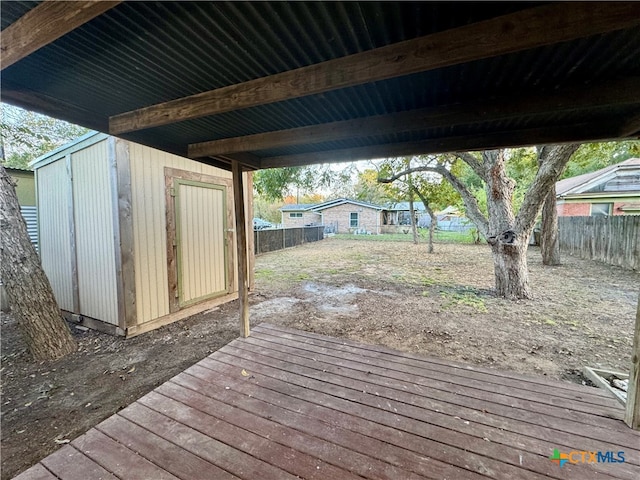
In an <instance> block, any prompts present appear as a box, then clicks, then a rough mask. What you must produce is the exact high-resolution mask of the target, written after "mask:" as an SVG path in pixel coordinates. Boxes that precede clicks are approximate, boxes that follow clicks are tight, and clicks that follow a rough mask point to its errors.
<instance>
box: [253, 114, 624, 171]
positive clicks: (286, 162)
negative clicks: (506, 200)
mask: <svg viewBox="0 0 640 480" xmlns="http://www.w3.org/2000/svg"><path fill="white" fill-rule="evenodd" d="M621 124H622V121H620V122H610V124H607V125H605V126H603V125H598V126H597V127H596V126H594V124H593V123H588V122H579V123H572V124H566V125H553V126H543V127H529V128H522V129H517V130H516V129H511V130H503V131H499V132H492V133H484V134H470V135H456V136H451V137H441V138H435V139H431V138H429V139H425V140H418V141H410V142H401V143H379V144H375V145H367V146H364V147H353V148H343V149H338V150H313V151H308V152H305V153H299V154H290V155H279V156H273V157H262V159H261V160H260V166H261V168H279V167H296V166H303V165H314V164H317V163H336V162H355V161H358V160H369V159H371V158H383V157H401V156H407V155H426V154H430V153H446V152H462V151H475V150H489V149H493V148H508V147H522V146H530V145H539V144H546V143H568V142H572V143H573V142H593V141H596V140H599V141H606V140H615V139H619V138H620V128H621Z"/></svg>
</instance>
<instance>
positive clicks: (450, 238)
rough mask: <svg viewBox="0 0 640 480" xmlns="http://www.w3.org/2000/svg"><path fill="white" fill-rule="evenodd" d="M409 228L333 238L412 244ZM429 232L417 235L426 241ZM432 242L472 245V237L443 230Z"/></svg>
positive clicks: (346, 234)
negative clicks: (378, 233) (401, 230)
mask: <svg viewBox="0 0 640 480" xmlns="http://www.w3.org/2000/svg"><path fill="white" fill-rule="evenodd" d="M409 228H410V227H407V233H406V234H404V233H382V234H380V235H353V234H349V233H340V234H337V235H335V236H334V237H335V238H338V239H340V238H341V239H344V240H359V241H363V242H413V237H412V236H411V235H409V233H410V231H409ZM428 234H429V230H428V229H426V228H419V229H418V235H419V237H420V238H422V239H423V240H426V238H427V235H428ZM433 239H434V241H436V242H440V243H467V244H470V243H474V242H473V236H472V234H471V233H470V232H449V231H445V230H436V232H435V236H434V238H433Z"/></svg>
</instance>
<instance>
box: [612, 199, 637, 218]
mask: <svg viewBox="0 0 640 480" xmlns="http://www.w3.org/2000/svg"><path fill="white" fill-rule="evenodd" d="M629 204H635V205H636V206H637V203H636V202H614V203H613V212H612V215H637V214H638V213H637V212H638V209H637V208H636V209H635V210H631V211H629V210H627V211H626V212H625V211H624V210H622V207H623V206H625V205H626V206H629Z"/></svg>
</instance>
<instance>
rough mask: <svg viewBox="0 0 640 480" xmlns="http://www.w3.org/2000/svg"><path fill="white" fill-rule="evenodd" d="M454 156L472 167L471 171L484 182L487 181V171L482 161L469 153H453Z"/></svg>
mask: <svg viewBox="0 0 640 480" xmlns="http://www.w3.org/2000/svg"><path fill="white" fill-rule="evenodd" d="M453 154H454V155H455V156H456V157H458V158H459V159H460V160H462V161H463V162H464V163H466V164H467V165H469V166H470V167H471V170H473V171H474V172H475V173H476V174H477V175H478V176H479V177H480V178H481V179H482V180H485V181H486V177H487V169H486V167H485V165H484V164H483V163H482V161H480V160H478V159H477V158H476V157H475V156H474V155H472V154H471V153H469V152H453Z"/></svg>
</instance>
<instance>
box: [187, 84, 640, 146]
mask: <svg viewBox="0 0 640 480" xmlns="http://www.w3.org/2000/svg"><path fill="white" fill-rule="evenodd" d="M639 90H640V79H639V78H635V77H632V78H627V79H623V80H613V81H610V82H607V83H606V84H604V85H589V86H588V87H584V86H579V87H574V88H571V89H563V90H561V91H554V92H551V93H546V94H542V93H538V94H535V95H530V96H521V97H518V98H513V97H507V98H496V99H492V100H491V101H490V102H487V101H486V100H483V101H478V102H471V103H467V104H455V105H441V106H437V107H431V108H424V109H418V110H410V111H405V112H400V113H394V114H390V115H376V116H371V117H365V118H357V119H354V120H342V121H338V122H331V123H324V124H320V125H310V126H306V127H299V128H292V129H288V130H278V131H272V132H264V133H256V134H253V135H246V136H243V137H231V138H223V139H219V140H211V141H207V142H200V143H192V144H190V145H189V148H188V152H189V153H188V156H189V158H201V157H207V156H214V155H222V154H228V153H233V152H250V151H258V150H267V149H271V148H279V147H288V146H292V145H304V144H314V143H322V142H335V141H338V140H348V139H353V138H361V137H371V136H376V135H387V134H391V133H401V132H409V131H418V130H426V129H427V128H436V127H444V126H452V125H466V124H474V123H478V122H488V121H496V120H507V119H511V118H521V117H522V116H523V115H536V114H541V113H548V112H550V111H553V112H556V113H559V112H567V111H576V110H580V109H583V108H593V107H595V106H598V105H599V106H608V105H620V104H637V103H638V95H637V93H636V92H638V91H639ZM634 131H635V130H634Z"/></svg>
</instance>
